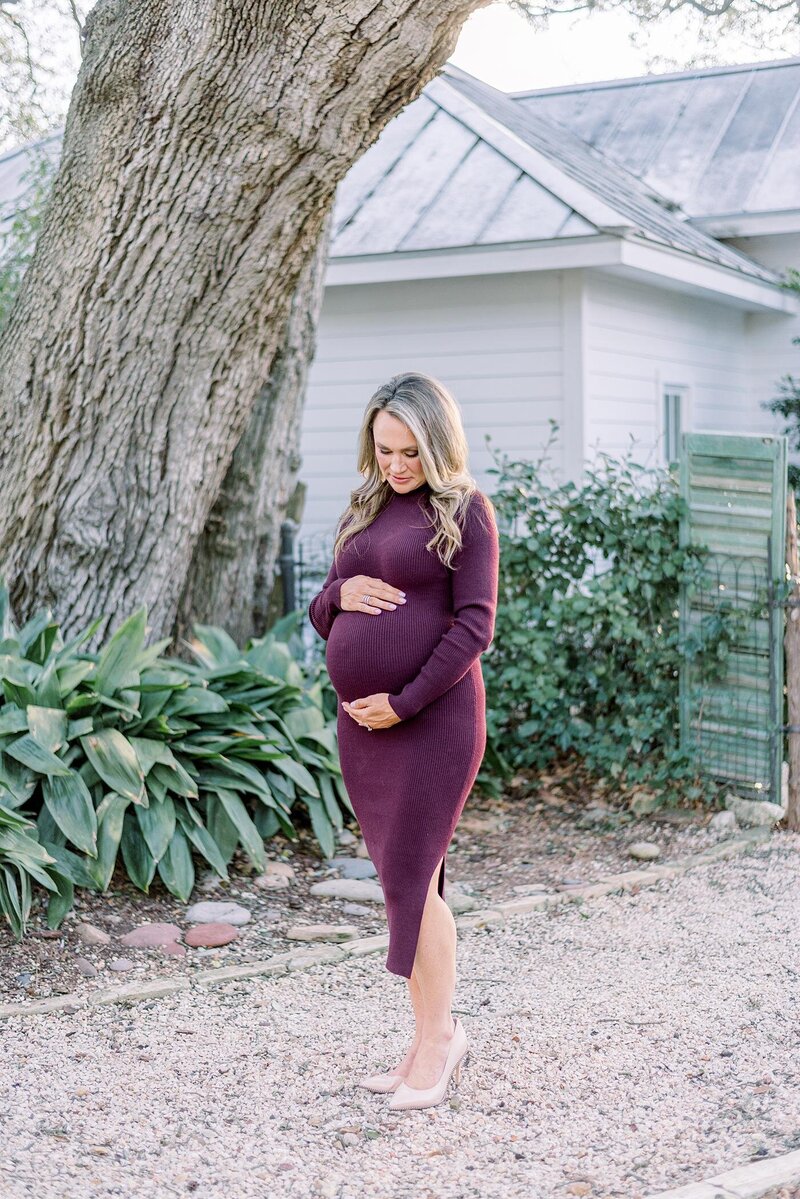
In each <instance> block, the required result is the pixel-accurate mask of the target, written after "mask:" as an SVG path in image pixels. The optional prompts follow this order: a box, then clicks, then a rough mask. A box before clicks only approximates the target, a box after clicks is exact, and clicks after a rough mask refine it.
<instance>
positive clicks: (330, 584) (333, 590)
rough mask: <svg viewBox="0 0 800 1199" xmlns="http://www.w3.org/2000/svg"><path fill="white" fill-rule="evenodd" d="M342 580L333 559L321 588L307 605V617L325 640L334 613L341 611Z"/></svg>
mask: <svg viewBox="0 0 800 1199" xmlns="http://www.w3.org/2000/svg"><path fill="white" fill-rule="evenodd" d="M344 581H345V580H344V579H340V578H339V577H338V575H337V574H336V562H335V561H334V562H333V564H332V565H331V568H330V570H329V571H328V576H327V578H326V579H325V582H324V583H323V584H322V590H321V591H318V592H317V594H316V595H315V596H314V598H313V599H312V601H311V603H310V604H309V605H308V618H309V620H310V621H311V623H312V625H313V626H314V628H315V629H316V630H317V632H318V633H319V635H320V637H323V638H324V639H325V641H327V640H328V637H329V636H330V632H331V628H332V627H333V622H334V619H335V617H336V613H337V612H339V611H341V608H340V598H341V596H340V593H341V590H342V583H344Z"/></svg>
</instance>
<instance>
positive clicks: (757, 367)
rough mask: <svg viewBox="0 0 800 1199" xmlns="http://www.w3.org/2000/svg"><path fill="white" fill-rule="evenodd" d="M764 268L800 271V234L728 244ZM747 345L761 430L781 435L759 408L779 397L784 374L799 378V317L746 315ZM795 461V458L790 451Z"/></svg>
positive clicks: (779, 423)
mask: <svg viewBox="0 0 800 1199" xmlns="http://www.w3.org/2000/svg"><path fill="white" fill-rule="evenodd" d="M731 244H732V245H735V246H736V248H737V249H740V250H742V251H743V252H744V253H745V254H749V255H750V257H751V258H755V259H756V261H757V262H760V263H762V265H764V266H771V267H773V268H775V269H776V270H786V268H787V267H790V266H791V267H794V268H795V270H800V234H797V233H785V234H782V235H780V236H776V237H748V238H741V239H739V240H737V241H734V242H732V243H731ZM746 328H747V340H748V345H749V357H750V363H749V376H748V379H749V384H750V391H751V394H752V397H753V402H754V404H755V405H756V406H757V407H758V408H759V410H760V411H761V412H762V413H764V415H763V418H762V419H763V421H764V424H763V425H762V426H761V427H762V428H764V429H770V430H774V431H775V432H781V431H782V430H783V421H782V419H781V418H780V417H773V416H771V415H770V414H769V413H767V412H765V411H764V409H763V408H761V407H760V401H761V400H771V399H773V398H774V397H775V396H776V395H777V394H778V388H777V383H778V380H779V379H780V378H781V377H782V376H783V375H786V374H791V375H794V376H795V378H797V377H798V376H800V349H799V348H798V347H797V346H795V345H792V338H793V337H800V316H794V315H788V314H787V315H780V316H777V315H772V314H771V313H766V314H765V313H760V312H749V313H748V314H747V320H746ZM790 454H791V456H792V457H793V458H794V459H795V460H796V458H797V455H796V453H793V452H792V451H791V450H790Z"/></svg>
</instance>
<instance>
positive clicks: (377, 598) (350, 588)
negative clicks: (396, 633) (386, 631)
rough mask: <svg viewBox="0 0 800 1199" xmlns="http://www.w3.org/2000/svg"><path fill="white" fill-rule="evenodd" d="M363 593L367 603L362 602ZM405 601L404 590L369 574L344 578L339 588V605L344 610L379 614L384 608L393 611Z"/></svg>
mask: <svg viewBox="0 0 800 1199" xmlns="http://www.w3.org/2000/svg"><path fill="white" fill-rule="evenodd" d="M365 595H366V596H368V597H369V603H368V604H367V603H365V602H364V596H365ZM405 602H406V594H405V592H404V591H400V590H398V588H397V587H392V586H391V585H390V584H389V583H384V581H383V579H373V578H371V577H370V576H369V575H353V577H352V578H351V579H345V580H344V582H343V583H342V586H341V588H340V590H339V607H340V608H341V609H342V610H343V611H344V612H370V613H372V614H373V615H375V616H379V615H380V614H381V612H382V611H383V609H384V608H385V609H386V610H387V611H389V612H393V611H394V610H395V608H396V607H397V605H398V604H404V603H405Z"/></svg>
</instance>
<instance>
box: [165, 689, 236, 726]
mask: <svg viewBox="0 0 800 1199" xmlns="http://www.w3.org/2000/svg"><path fill="white" fill-rule="evenodd" d="M229 710H230V709H229V707H228V704H227V703H226V702H225V700H224V699H223V698H222V696H221V695H218V694H217V692H216V691H212V690H211V689H210V688H208V687H187V688H186V690H185V691H180V692H178V693H177V694H176V695H175V696H174V698H173V699H171V700H170V702H169V705H168V707H167V709H166V714H167V716H168V717H169V718H170V720H171V719H172V717H173V716H176V715H178V714H181V715H185V716H193V717H194V716H203V715H205V714H207V713H210V712H228V711H229Z"/></svg>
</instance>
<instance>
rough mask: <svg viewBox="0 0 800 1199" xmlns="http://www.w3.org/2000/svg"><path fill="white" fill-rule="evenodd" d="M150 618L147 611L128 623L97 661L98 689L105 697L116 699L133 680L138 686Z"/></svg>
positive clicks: (95, 679)
mask: <svg viewBox="0 0 800 1199" xmlns="http://www.w3.org/2000/svg"><path fill="white" fill-rule="evenodd" d="M146 622H147V615H146V610H145V608H144V607H142V608H139V609H137V611H136V612H134V613H133V615H132V616H129V617H128V619H127V620H126V621H124V622H123V623H122V624H121V625H120V627H119V628H118V629H117V631H116V632H115V633H114V635H113V636H112V637H111V639H110V641H109V642H108V644H107V645H106V646H105V648H104V649H103V651H102V652H101V654H100V657H99V658H98V660H97V669H96V670H95V675H94V679H93V683H94V688H95V690H96V691H98V692H99V693H100V694H101V695H104V696H110V695H115V694H116V692H117V691H119V690H120V689H121V688H122V687H123V686H124V685H126V684H129V683H130V681H131V678H135V680H136V681H137V682H138V678H139V672H138V670H137V669H136V662H137V658H138V657H139V654H140V652H141V649H142V646H143V645H144V637H145V632H146Z"/></svg>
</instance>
